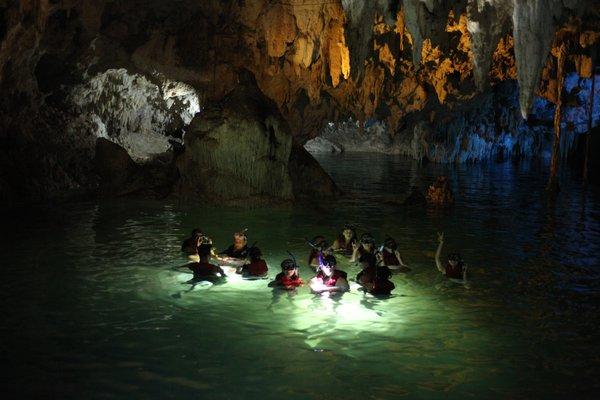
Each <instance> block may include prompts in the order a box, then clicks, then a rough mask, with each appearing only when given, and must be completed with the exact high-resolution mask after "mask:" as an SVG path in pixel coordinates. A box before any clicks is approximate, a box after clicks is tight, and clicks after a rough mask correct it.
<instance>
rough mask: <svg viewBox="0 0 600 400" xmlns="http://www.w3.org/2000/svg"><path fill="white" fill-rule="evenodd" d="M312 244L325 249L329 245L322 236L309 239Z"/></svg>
mask: <svg viewBox="0 0 600 400" xmlns="http://www.w3.org/2000/svg"><path fill="white" fill-rule="evenodd" d="M311 243H312V244H313V246H315V247H316V248H319V249H323V250H325V249H326V248H328V247H329V242H328V241H327V240H326V239H325V237H324V236H315V237H314V238H313V240H311Z"/></svg>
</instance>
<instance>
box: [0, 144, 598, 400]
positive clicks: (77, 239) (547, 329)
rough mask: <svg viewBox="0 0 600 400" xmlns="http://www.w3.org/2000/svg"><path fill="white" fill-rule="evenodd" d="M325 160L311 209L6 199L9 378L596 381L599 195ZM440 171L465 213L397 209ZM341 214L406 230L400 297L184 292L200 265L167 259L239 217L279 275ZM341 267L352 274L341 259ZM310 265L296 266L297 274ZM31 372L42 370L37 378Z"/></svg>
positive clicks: (350, 159) (385, 392)
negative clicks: (438, 251) (446, 271)
mask: <svg viewBox="0 0 600 400" xmlns="http://www.w3.org/2000/svg"><path fill="white" fill-rule="evenodd" d="M320 161H321V163H322V164H323V165H324V166H325V167H326V168H327V169H328V170H329V171H330V173H331V174H332V176H333V177H334V179H335V180H336V181H337V182H338V183H339V184H340V186H341V187H342V189H343V190H344V192H345V193H346V195H345V196H344V197H343V198H342V199H340V201H338V202H337V203H336V204H327V203H323V204H322V205H321V207H320V208H319V209H313V208H311V207H297V208H283V209H260V208H259V209H251V210H241V209H222V208H218V207H194V206H184V205H180V204H177V203H168V204H164V203H156V202H144V201H132V200H120V201H118V202H116V201H102V202H99V203H82V204H70V205H68V206H65V207H56V206H54V207H43V208H34V209H28V210H26V211H27V212H22V211H18V210H17V211H12V210H11V211H10V212H7V211H3V212H4V215H3V216H2V217H3V221H5V224H4V231H5V232H4V233H6V235H5V236H6V237H7V240H5V241H3V242H2V243H1V244H0V246H2V253H1V259H0V262H1V263H2V265H3V266H6V268H5V279H3V280H2V283H0V285H1V289H2V293H3V295H4V298H3V302H2V305H1V306H0V310H1V311H2V313H3V315H4V316H5V318H4V326H3V331H4V333H5V334H6V335H5V336H6V337H8V338H9V339H8V340H6V341H4V342H3V343H2V344H1V347H2V352H3V354H6V355H7V357H6V359H7V363H8V365H9V366H10V368H9V369H10V370H11V376H10V377H9V378H10V380H12V381H14V382H16V383H17V384H21V385H22V387H23V388H25V389H24V391H23V396H24V397H27V395H40V394H42V393H41V392H40V391H39V390H41V389H39V390H38V389H36V388H42V389H46V393H47V391H48V390H49V391H50V392H52V393H54V394H56V395H57V397H65V396H67V397H68V396H69V395H71V396H73V395H74V394H75V393H76V394H78V395H80V396H81V395H92V396H93V395H94V394H96V395H97V394H98V393H99V392H105V393H110V394H111V396H112V397H123V398H131V397H141V396H144V397H190V396H200V397H210V398H217V399H219V398H224V399H225V398H227V399H230V398H249V397H253V396H254V397H260V398H275V397H277V398H279V397H280V395H281V393H286V396H287V397H291V398H294V397H296V398H307V397H322V398H334V397H344V398H364V397H368V396H371V397H373V396H374V397H379V398H383V397H396V396H398V395H399V394H405V395H407V396H411V397H422V398H429V397H432V398H439V397H441V396H449V397H456V398H463V397H466V396H470V397H487V398H490V397H501V398H508V397H510V398H514V397H522V398H528V397H532V396H534V395H539V394H540V393H549V394H551V396H550V397H558V396H559V395H562V394H573V393H577V391H578V390H579V389H578V388H579V387H582V388H589V382H591V381H593V378H594V377H595V375H596V374H597V366H595V365H594V364H593V359H594V357H598V356H599V351H598V344H597V337H596V335H595V331H596V328H595V327H596V325H597V323H598V322H599V321H598V316H597V315H598V306H599V304H600V297H599V296H600V283H599V282H600V280H599V279H598V278H599V276H598V269H597V265H598V264H599V263H598V254H599V251H600V248H599V247H600V240H599V239H600V223H599V218H598V216H599V215H600V213H599V211H600V208H599V206H598V204H599V198H600V197H599V196H598V191H597V189H596V188H593V187H590V189H589V190H588V191H587V192H582V191H581V190H579V188H578V186H577V181H576V180H574V179H573V180H571V179H570V180H566V181H564V182H563V183H562V189H563V190H562V192H561V194H560V195H559V196H558V197H557V198H556V199H555V200H554V201H553V202H549V201H548V199H547V198H546V197H545V195H544V193H543V191H542V189H543V187H544V184H545V171H546V169H541V168H540V166H536V164H534V163H521V164H511V163H506V164H500V165H497V164H488V165H473V166H440V165H417V164H415V163H414V162H410V161H404V160H402V159H399V158H397V157H389V156H372V155H343V156H341V157H336V158H323V159H321V160H320ZM366 165H369V167H368V168H367V167H365V166H366ZM439 174H446V175H447V176H449V178H450V181H451V183H452V185H453V187H454V189H455V195H456V196H455V197H456V204H455V205H454V206H453V207H451V208H446V209H433V208H415V207H408V208H406V207H400V206H399V205H398V204H399V201H401V200H402V199H403V198H404V197H405V196H406V195H408V193H409V190H410V187H411V186H412V185H418V186H420V187H422V188H425V187H426V185H427V184H428V183H430V182H432V181H433V179H434V177H435V176H437V175H439ZM567 178H569V177H567ZM582 204H583V205H582ZM323 210H327V212H324V211H323ZM346 222H351V223H355V224H356V225H357V227H358V229H359V232H358V233H359V235H360V234H361V233H363V232H371V233H372V234H373V235H375V237H376V238H378V240H382V239H383V237H384V235H386V234H388V235H391V236H393V237H395V238H396V239H397V240H398V242H399V246H400V250H401V252H402V255H403V257H404V258H405V259H406V261H407V263H408V264H409V265H410V267H411V268H412V271H411V272H410V273H408V274H398V275H394V277H393V278H392V280H393V282H394V284H395V285H396V290H395V291H394V295H393V296H391V297H390V298H388V299H378V298H374V297H371V296H370V295H366V294H364V293H362V292H359V291H357V290H355V289H354V290H352V291H351V292H349V293H346V294H344V295H343V296H341V298H330V299H323V298H321V297H318V296H315V295H313V294H311V293H310V292H309V290H308V288H307V287H302V288H299V289H298V290H297V291H296V292H281V291H273V290H272V289H271V288H269V287H267V282H268V281H260V280H259V281H243V280H241V279H236V278H235V277H233V278H231V279H229V281H228V282H227V283H226V284H224V285H214V286H209V285H197V286H195V287H192V286H191V285H189V284H188V283H186V282H187V281H188V280H189V279H190V278H191V274H189V273H186V272H185V270H174V268H175V267H178V266H181V265H182V263H183V262H184V261H185V258H183V257H182V256H181V254H180V252H179V246H180V243H181V240H182V239H183V238H185V237H187V236H188V235H189V231H190V230H191V229H192V228H194V227H198V226H199V227H201V228H202V229H204V230H205V231H206V232H208V233H209V234H210V235H211V236H212V237H213V239H214V240H215V242H216V243H217V245H218V247H219V248H224V247H226V246H227V245H228V244H229V243H230V241H231V235H232V233H233V232H235V231H238V230H240V229H241V228H246V227H247V228H248V229H249V234H250V242H253V241H258V245H259V246H260V247H261V249H262V250H263V253H264V255H265V259H266V261H267V263H268V264H269V266H270V276H271V277H273V276H274V275H275V274H276V273H277V272H278V270H279V268H278V266H279V263H280V262H281V260H282V259H284V258H287V257H288V254H287V252H288V251H291V252H292V253H294V254H295V255H296V256H297V258H298V259H299V260H304V259H305V255H307V253H308V251H309V249H308V248H307V246H306V244H305V241H304V238H306V237H312V236H314V235H316V234H323V235H326V236H327V237H329V238H333V237H334V236H335V235H336V234H337V232H338V230H339V229H340V228H341V227H342V226H343V224H344V223H346ZM442 230H443V231H444V232H445V233H446V241H447V244H446V247H447V250H448V251H460V252H461V253H462V255H463V257H464V258H465V259H466V261H467V263H468V264H469V272H470V280H471V281H472V282H471V283H472V287H471V288H470V289H468V290H466V289H465V288H463V287H462V286H460V285H456V284H454V283H451V282H447V281H445V280H443V279H442V278H441V277H440V276H439V273H438V272H437V271H436V270H435V266H434V263H433V258H432V256H433V252H434V251H435V246H436V232H437V231H442ZM339 267H340V268H341V269H343V270H345V271H347V272H348V274H349V276H350V277H352V276H355V275H356V273H357V272H358V267H357V266H356V265H354V264H351V263H349V262H348V260H346V259H341V260H339ZM311 273H312V272H311V270H310V269H309V268H307V267H306V265H303V266H302V267H301V269H300V274H301V276H302V278H303V279H304V280H305V281H307V280H308V279H309V278H310V276H311ZM15 349H18V351H15ZM32 365H33V367H32ZM574 371H575V372H576V374H575V375H573V372H574ZM32 374H35V375H36V376H38V377H41V378H40V379H39V381H38V384H37V385H33V386H32V385H29V386H27V385H26V383H27V382H29V381H30V379H31V376H32ZM64 377H67V378H64ZM7 379H8V378H7ZM365 381H368V382H369V385H365V384H364V383H365ZM56 382H62V383H61V384H60V385H58V384H56ZM86 388H94V389H93V390H92V389H86ZM266 388H271V389H273V390H277V391H278V392H277V393H278V394H276V393H275V392H271V390H270V389H269V390H267V389H266ZM580 393H582V391H580Z"/></svg>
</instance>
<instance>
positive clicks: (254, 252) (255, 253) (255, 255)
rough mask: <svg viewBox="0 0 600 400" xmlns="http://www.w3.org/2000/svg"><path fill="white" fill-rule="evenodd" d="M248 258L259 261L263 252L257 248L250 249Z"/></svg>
mask: <svg viewBox="0 0 600 400" xmlns="http://www.w3.org/2000/svg"><path fill="white" fill-rule="evenodd" d="M248 257H250V260H251V261H258V260H260V259H261V257H262V251H261V250H260V249H259V248H258V247H256V246H253V247H250V249H248Z"/></svg>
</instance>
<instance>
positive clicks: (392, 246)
mask: <svg viewBox="0 0 600 400" xmlns="http://www.w3.org/2000/svg"><path fill="white" fill-rule="evenodd" d="M381 257H382V259H383V264H384V265H385V266H387V267H388V268H389V269H391V270H398V271H401V272H408V271H410V268H409V267H408V265H406V264H405V263H404V260H402V256H401V255H400V252H399V251H398V243H397V242H396V240H395V239H394V238H392V237H389V236H388V237H387V238H386V239H385V242H383V250H382V251H381Z"/></svg>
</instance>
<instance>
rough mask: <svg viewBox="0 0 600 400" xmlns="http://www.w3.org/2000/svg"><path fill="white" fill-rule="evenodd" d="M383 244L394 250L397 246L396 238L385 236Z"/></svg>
mask: <svg viewBox="0 0 600 400" xmlns="http://www.w3.org/2000/svg"><path fill="white" fill-rule="evenodd" d="M383 245H384V246H385V247H387V248H390V249H392V250H396V249H397V248H398V243H397V242H396V239H394V238H393V237H390V236H388V237H386V238H385V242H383Z"/></svg>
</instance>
